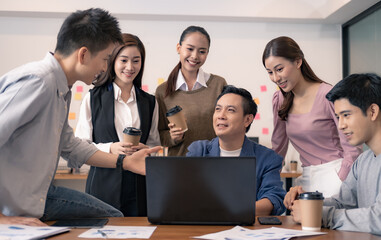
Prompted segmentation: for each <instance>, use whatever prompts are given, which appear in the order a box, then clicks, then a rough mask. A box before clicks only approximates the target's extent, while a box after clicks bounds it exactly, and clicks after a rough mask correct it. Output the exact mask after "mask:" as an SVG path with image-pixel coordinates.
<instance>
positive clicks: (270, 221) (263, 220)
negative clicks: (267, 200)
mask: <svg viewBox="0 0 381 240" xmlns="http://www.w3.org/2000/svg"><path fill="white" fill-rule="evenodd" d="M258 222H259V223H260V224H262V225H281V224H282V221H281V220H279V218H277V217H258Z"/></svg>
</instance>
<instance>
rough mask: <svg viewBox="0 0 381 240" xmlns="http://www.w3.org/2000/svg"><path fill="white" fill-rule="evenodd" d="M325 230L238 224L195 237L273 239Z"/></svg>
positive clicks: (238, 239)
mask: <svg viewBox="0 0 381 240" xmlns="http://www.w3.org/2000/svg"><path fill="white" fill-rule="evenodd" d="M322 234H326V233H325V232H310V231H300V230H293V229H287V228H276V227H272V228H264V229H258V230H251V229H247V228H243V227H240V226H236V227H234V228H232V229H230V230H225V231H221V232H217V233H211V234H206V235H203V236H198V237H193V238H198V239H208V240H271V239H290V238H293V237H302V236H313V235H322Z"/></svg>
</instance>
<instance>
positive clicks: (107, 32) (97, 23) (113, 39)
mask: <svg viewBox="0 0 381 240" xmlns="http://www.w3.org/2000/svg"><path fill="white" fill-rule="evenodd" d="M117 42H122V37H121V32H120V28H119V23H118V20H117V19H116V18H115V17H113V16H111V15H110V14H109V13H108V12H107V11H105V10H103V9H100V8H90V9H87V10H83V11H76V12H74V13H72V14H70V15H69V16H68V17H67V18H66V19H65V21H64V23H63V24H62V26H61V29H60V31H59V33H58V35H57V45H56V49H55V52H58V53H60V54H62V55H63V56H65V57H67V56H69V55H70V54H72V53H73V52H74V51H75V50H77V49H79V48H81V47H84V46H85V47H87V48H88V49H89V51H90V52H91V54H94V55H96V54H97V53H98V52H99V51H102V50H104V49H106V48H107V47H108V45H109V44H110V43H117Z"/></svg>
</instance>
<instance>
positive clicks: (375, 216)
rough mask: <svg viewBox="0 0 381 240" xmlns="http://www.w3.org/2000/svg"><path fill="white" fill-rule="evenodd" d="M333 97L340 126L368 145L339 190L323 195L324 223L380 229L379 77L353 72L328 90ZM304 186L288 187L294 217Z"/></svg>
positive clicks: (349, 228) (352, 228) (354, 140)
mask: <svg viewBox="0 0 381 240" xmlns="http://www.w3.org/2000/svg"><path fill="white" fill-rule="evenodd" d="M327 99H328V100H329V101H331V102H333V103H334V106H335V113H336V116H337V117H338V119H339V125H338V126H339V130H340V131H342V132H343V133H344V135H345V136H346V137H347V139H348V142H349V143H350V144H351V145H353V146H358V145H361V144H363V143H365V144H366V145H367V146H368V147H369V150H367V151H365V152H364V153H362V154H361V155H360V156H359V157H358V158H357V160H356V161H355V162H354V163H353V166H352V168H351V171H350V172H349V174H348V177H347V178H346V180H345V181H344V182H343V184H342V185H341V188H340V192H339V194H337V195H334V196H332V197H331V198H327V199H325V200H324V204H323V205H324V206H323V214H322V226H323V227H327V228H331V229H338V230H345V231H357V232H368V233H372V234H377V235H381V218H380V216H381V175H380V173H381V111H380V110H381V78H380V77H379V76H377V75H375V74H352V75H350V76H348V77H346V78H345V79H343V80H341V81H340V82H339V83H337V84H336V85H335V86H334V87H333V88H332V89H331V91H329V92H328V94H327ZM302 192H304V191H303V189H302V188H301V187H300V186H296V187H294V188H291V190H290V191H289V192H288V193H287V195H286V197H285V199H284V204H285V205H286V207H287V208H289V209H290V210H291V215H293V218H294V220H295V221H296V222H300V221H301V212H300V211H301V209H300V204H299V201H298V200H296V197H297V196H298V195H299V194H300V193H302Z"/></svg>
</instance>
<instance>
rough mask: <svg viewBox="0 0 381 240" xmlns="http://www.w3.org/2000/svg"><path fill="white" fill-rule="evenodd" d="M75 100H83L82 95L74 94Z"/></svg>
mask: <svg viewBox="0 0 381 240" xmlns="http://www.w3.org/2000/svg"><path fill="white" fill-rule="evenodd" d="M74 100H82V93H76V94H74Z"/></svg>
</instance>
